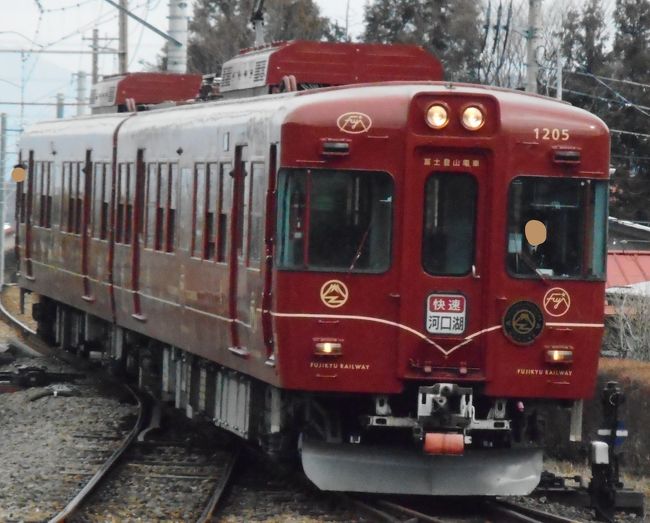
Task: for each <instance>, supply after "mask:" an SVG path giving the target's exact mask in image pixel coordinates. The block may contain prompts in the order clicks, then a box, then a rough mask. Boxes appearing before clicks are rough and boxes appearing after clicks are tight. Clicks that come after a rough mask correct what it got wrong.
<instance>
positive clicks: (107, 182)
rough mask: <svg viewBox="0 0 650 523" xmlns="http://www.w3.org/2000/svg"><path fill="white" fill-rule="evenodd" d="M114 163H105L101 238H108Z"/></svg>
mask: <svg viewBox="0 0 650 523" xmlns="http://www.w3.org/2000/svg"><path fill="white" fill-rule="evenodd" d="M112 172H113V165H112V164H110V163H106V164H104V191H103V197H102V198H103V200H102V216H101V222H100V224H101V225H100V231H99V238H100V239H101V240H106V239H108V220H109V216H110V208H111V196H112V192H113V188H112V180H113V175H112Z"/></svg>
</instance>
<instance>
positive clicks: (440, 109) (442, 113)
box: [426, 103, 485, 131]
mask: <svg viewBox="0 0 650 523" xmlns="http://www.w3.org/2000/svg"><path fill="white" fill-rule="evenodd" d="M426 121H427V125H428V126H429V127H431V128H432V129H443V128H444V127H446V126H447V124H448V123H449V109H448V108H447V106H446V105H443V104H440V103H437V104H433V105H431V106H430V107H429V108H428V109H427V114H426ZM460 123H461V124H462V125H463V127H464V128H465V129H467V130H469V131H478V130H479V129H480V128H481V127H483V124H484V123H485V115H484V114H483V111H482V110H481V109H480V108H479V107H477V106H476V105H469V106H467V107H465V109H463V113H462V115H461V119H460Z"/></svg>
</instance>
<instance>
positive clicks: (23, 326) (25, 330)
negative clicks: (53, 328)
mask: <svg viewBox="0 0 650 523" xmlns="http://www.w3.org/2000/svg"><path fill="white" fill-rule="evenodd" d="M1 296H4V291H2V294H1ZM0 314H1V315H2V316H4V317H5V318H6V319H7V320H9V321H10V322H11V323H13V324H14V325H16V326H17V327H18V328H19V329H20V330H21V331H23V333H26V334H30V335H31V336H36V331H35V330H33V329H32V328H31V327H29V326H27V325H26V324H25V323H23V322H22V321H20V320H19V319H18V318H15V317H14V316H13V315H12V314H11V313H10V312H9V311H8V310H7V309H6V308H5V305H4V303H3V302H2V299H0Z"/></svg>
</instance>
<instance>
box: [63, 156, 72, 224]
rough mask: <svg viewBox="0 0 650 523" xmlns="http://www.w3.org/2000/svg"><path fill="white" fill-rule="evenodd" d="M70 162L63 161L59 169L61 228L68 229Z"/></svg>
mask: <svg viewBox="0 0 650 523" xmlns="http://www.w3.org/2000/svg"><path fill="white" fill-rule="evenodd" d="M71 168H72V165H71V164H70V162H63V169H62V170H61V223H60V226H61V230H62V231H68V213H69V211H70V209H69V206H68V201H69V199H70V170H71Z"/></svg>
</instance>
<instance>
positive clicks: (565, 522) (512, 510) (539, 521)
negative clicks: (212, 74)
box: [486, 500, 576, 523]
mask: <svg viewBox="0 0 650 523" xmlns="http://www.w3.org/2000/svg"><path fill="white" fill-rule="evenodd" d="M486 507H487V510H489V511H491V512H494V513H497V514H499V515H500V516H504V517H506V518H509V519H508V520H509V521H518V522H524V523H575V522H576V520H575V519H571V518H566V517H564V516H559V515H557V514H552V513H550V512H545V511H543V510H539V509H536V508H532V507H527V506H524V505H520V504H518V503H513V502H511V501H505V500H494V501H487V502H486Z"/></svg>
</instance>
